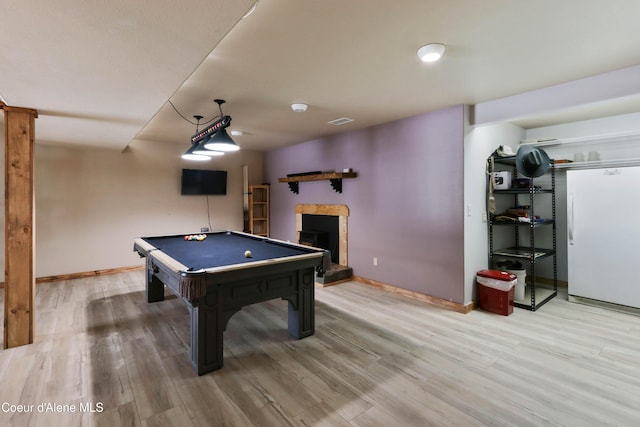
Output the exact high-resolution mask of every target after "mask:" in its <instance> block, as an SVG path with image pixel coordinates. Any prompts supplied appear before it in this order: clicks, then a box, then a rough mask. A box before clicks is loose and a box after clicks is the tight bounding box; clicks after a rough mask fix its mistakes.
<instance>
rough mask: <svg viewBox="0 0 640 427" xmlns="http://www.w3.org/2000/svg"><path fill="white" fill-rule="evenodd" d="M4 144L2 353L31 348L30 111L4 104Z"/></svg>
mask: <svg viewBox="0 0 640 427" xmlns="http://www.w3.org/2000/svg"><path fill="white" fill-rule="evenodd" d="M0 108H1V109H2V110H4V144H5V152H4V154H5V155H4V159H5V171H4V174H5V278H4V281H5V288H4V341H3V343H4V348H9V347H16V346H19V345H24V344H30V343H32V342H33V336H34V330H35V327H34V320H35V271H34V270H35V269H34V265H35V262H34V252H35V251H34V249H35V230H34V226H35V220H34V218H35V216H34V193H33V160H34V139H35V119H36V117H38V113H37V111H36V110H34V109H30V108H21V107H11V106H8V105H6V104H4V103H3V105H0Z"/></svg>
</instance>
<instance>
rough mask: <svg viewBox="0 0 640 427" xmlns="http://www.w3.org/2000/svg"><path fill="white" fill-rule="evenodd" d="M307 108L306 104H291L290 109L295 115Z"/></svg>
mask: <svg viewBox="0 0 640 427" xmlns="http://www.w3.org/2000/svg"><path fill="white" fill-rule="evenodd" d="M308 107H309V106H308V105H307V104H291V109H292V110H293V111H295V112H296V113H304V112H305V111H307V108H308Z"/></svg>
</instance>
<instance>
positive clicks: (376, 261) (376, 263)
mask: <svg viewBox="0 0 640 427" xmlns="http://www.w3.org/2000/svg"><path fill="white" fill-rule="evenodd" d="M373 265H374V266H376V267H377V266H378V257H373Z"/></svg>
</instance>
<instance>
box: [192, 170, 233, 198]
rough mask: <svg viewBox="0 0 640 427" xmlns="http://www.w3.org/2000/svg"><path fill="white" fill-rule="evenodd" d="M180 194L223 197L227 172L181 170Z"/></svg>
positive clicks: (225, 192)
mask: <svg viewBox="0 0 640 427" xmlns="http://www.w3.org/2000/svg"><path fill="white" fill-rule="evenodd" d="M181 192H182V194H183V195H200V194H206V195H225V194H227V171H212V170H202V169H182V183H181Z"/></svg>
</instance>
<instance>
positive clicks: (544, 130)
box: [525, 113, 640, 281]
mask: <svg viewBox="0 0 640 427" xmlns="http://www.w3.org/2000/svg"><path fill="white" fill-rule="evenodd" d="M633 133H636V134H637V135H636V136H635V137H627V138H624V141H621V142H612V141H611V140H606V139H601V138H602V137H603V136H604V135H621V134H633ZM525 138H526V139H540V140H546V139H551V138H556V139H560V140H572V139H581V140H582V141H580V142H575V143H567V144H560V145H550V146H545V147H543V148H544V150H545V151H546V152H547V153H548V154H549V156H550V157H551V158H555V159H569V160H572V159H573V158H574V155H575V153H582V154H583V155H584V156H585V158H586V157H587V155H588V153H589V152H590V151H597V152H598V153H599V155H600V158H601V160H602V161H604V162H606V161H616V160H628V159H640V113H634V114H625V115H621V116H614V117H605V118H600V119H594V120H585V121H580V122H573V123H566V124H562V125H555V126H546V127H541V128H536V129H529V130H527V131H526V137H525ZM576 165H578V164H576ZM592 167H598V164H593V165H592ZM566 171H567V169H566V168H558V169H557V172H556V219H557V249H558V279H559V280H563V281H566V280H567V186H566V184H567V181H566ZM542 274H543V275H545V276H548V272H547V273H546V274H545V272H544V270H543V271H542ZM548 277H550V276H548Z"/></svg>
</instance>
